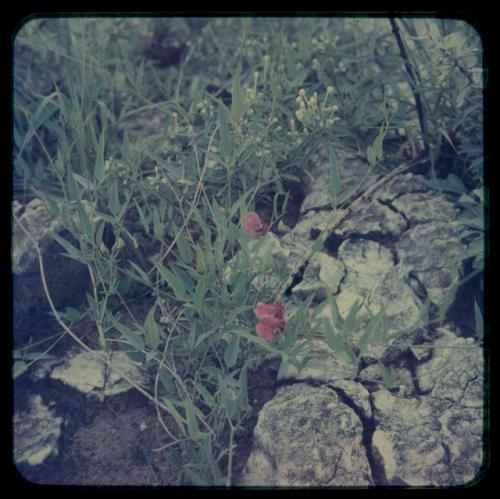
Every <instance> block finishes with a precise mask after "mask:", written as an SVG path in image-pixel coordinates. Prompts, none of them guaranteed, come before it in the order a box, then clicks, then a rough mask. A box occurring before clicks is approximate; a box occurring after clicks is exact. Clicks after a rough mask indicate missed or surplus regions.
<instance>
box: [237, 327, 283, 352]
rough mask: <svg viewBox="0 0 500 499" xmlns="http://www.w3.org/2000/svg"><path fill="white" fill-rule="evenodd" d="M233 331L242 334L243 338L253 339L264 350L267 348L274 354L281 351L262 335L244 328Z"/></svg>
mask: <svg viewBox="0 0 500 499" xmlns="http://www.w3.org/2000/svg"><path fill="white" fill-rule="evenodd" d="M231 331H232V332H234V333H235V334H237V335H239V336H241V337H242V338H245V339H247V340H249V341H251V342H252V343H255V344H257V345H259V346H260V347H262V348H264V350H267V351H268V352H272V353H274V354H279V353H280V351H279V350H278V349H277V348H276V347H275V346H273V345H272V344H271V343H269V342H268V341H266V340H264V339H262V338H261V337H260V336H257V335H253V334H250V333H247V331H246V330H244V329H232V330H231Z"/></svg>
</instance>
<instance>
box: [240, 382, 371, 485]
mask: <svg viewBox="0 0 500 499" xmlns="http://www.w3.org/2000/svg"><path fill="white" fill-rule="evenodd" d="M362 431H363V427H362V424H361V421H360V420H359V418H358V416H357V415H356V414H355V413H354V412H353V410H352V409H351V408H349V407H348V406H347V405H346V404H344V403H342V402H341V401H340V398H339V396H338V395H337V394H336V393H335V392H334V391H333V390H332V389H330V388H327V387H319V388H315V387H310V386H307V385H304V384H297V385H292V386H286V387H284V388H281V389H280V390H279V391H278V393H277V395H276V396H275V398H274V399H272V400H271V401H269V402H268V403H267V404H265V405H264V407H263V408H262V410H261V412H260V413H259V419H258V422H257V425H256V427H255V430H254V445H253V449H252V453H251V454H250V457H249V459H248V461H247V463H246V466H245V469H244V471H243V475H242V478H241V483H239V484H238V485H245V486H266V487H272V486H367V485H371V484H372V478H371V471H370V466H369V462H368V459H367V456H366V449H365V447H364V446H363V443H362Z"/></svg>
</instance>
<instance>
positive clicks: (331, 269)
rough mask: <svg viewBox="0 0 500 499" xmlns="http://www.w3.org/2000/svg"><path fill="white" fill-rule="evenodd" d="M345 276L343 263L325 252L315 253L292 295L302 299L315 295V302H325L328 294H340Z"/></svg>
mask: <svg viewBox="0 0 500 499" xmlns="http://www.w3.org/2000/svg"><path fill="white" fill-rule="evenodd" d="M344 274H345V267H344V264H343V263H342V261H340V260H338V259H336V258H332V257H331V256H329V255H327V254H326V253H323V252H317V253H314V254H313V255H312V257H311V258H310V259H309V263H308V264H307V267H306V269H305V271H304V274H303V276H302V281H301V282H300V283H299V284H297V285H296V286H295V287H294V288H293V289H292V293H293V294H294V295H295V296H297V297H298V298H301V299H305V298H307V297H309V296H310V295H311V294H314V296H315V297H314V301H316V302H321V301H324V300H325V298H326V296H327V294H328V293H333V294H335V293H338V291H339V285H340V282H341V280H342V278H343V277H344Z"/></svg>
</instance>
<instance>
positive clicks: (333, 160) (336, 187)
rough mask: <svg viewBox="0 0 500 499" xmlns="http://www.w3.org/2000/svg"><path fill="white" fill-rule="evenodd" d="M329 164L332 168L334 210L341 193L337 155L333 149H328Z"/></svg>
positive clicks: (331, 181)
mask: <svg viewBox="0 0 500 499" xmlns="http://www.w3.org/2000/svg"><path fill="white" fill-rule="evenodd" d="M328 164H329V166H330V185H329V190H330V196H331V197H332V208H333V209H335V207H336V206H337V197H338V195H339V193H340V187H341V182H340V172H339V165H338V160H337V155H336V154H335V150H334V149H333V147H329V148H328Z"/></svg>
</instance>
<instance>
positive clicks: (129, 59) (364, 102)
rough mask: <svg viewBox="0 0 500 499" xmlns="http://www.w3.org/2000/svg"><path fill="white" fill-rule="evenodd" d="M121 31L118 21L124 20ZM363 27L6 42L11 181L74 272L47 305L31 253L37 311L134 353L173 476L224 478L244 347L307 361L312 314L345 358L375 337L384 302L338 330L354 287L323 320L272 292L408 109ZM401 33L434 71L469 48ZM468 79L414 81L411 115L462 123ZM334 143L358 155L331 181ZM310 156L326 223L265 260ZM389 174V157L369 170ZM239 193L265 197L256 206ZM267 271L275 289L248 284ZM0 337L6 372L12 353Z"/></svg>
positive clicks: (96, 342) (50, 24) (61, 35)
mask: <svg viewBox="0 0 500 499" xmlns="http://www.w3.org/2000/svg"><path fill="white" fill-rule="evenodd" d="M138 21H139V22H138ZM160 22H164V23H165V26H164V27H165V31H166V32H167V33H169V36H170V39H169V40H167V41H170V42H171V43H173V42H174V41H176V40H178V39H179V37H183V36H184V38H183V39H184V40H185V43H184V45H183V46H184V48H183V55H182V57H181V58H180V62H178V64H177V65H175V64H173V63H172V64H170V62H168V61H167V62H165V63H163V65H162V63H161V61H157V60H155V59H152V58H151V57H147V56H146V55H145V52H144V50H142V49H139V48H138V46H139V47H148V46H150V45H148V42H147V40H148V36H150V35H151V30H152V27H154V26H155V23H160ZM41 25H43V26H45V28H46V29H47V31H48V33H47V32H46V31H45V30H44V29H39V28H40V26H41ZM157 26H158V25H157ZM334 28H335V29H334ZM450 29H451V28H450ZM407 31H408V33H411V32H412V30H411V23H410V22H409V24H408V29H407ZM129 32H132V33H134V36H129V35H127V36H123V34H124V33H129ZM371 33H372V34H371V35H370V37H369V44H366V43H365V42H366V33H363V31H362V30H361V28H360V27H359V25H358V24H357V23H356V22H355V20H350V19H312V18H310V19H273V18H256V19H251V18H221V19H211V18H206V19H198V18H171V19H165V20H160V19H155V20H153V19H142V20H132V19H99V20H92V19H65V18H60V19H50V20H49V19H35V20H33V21H31V22H28V23H27V24H25V25H24V26H23V27H22V28H21V30H20V31H19V32H18V33H17V36H16V42H15V43H16V50H17V52H16V54H21V53H22V51H23V50H25V51H30V52H29V53H30V54H31V55H32V59H33V61H38V62H37V63H36V64H34V65H31V64H25V63H23V61H24V59H22V57H21V56H20V55H16V63H15V68H14V79H15V85H14V87H15V95H14V101H15V102H14V192H15V195H16V196H19V198H21V199H28V200H29V199H31V198H33V197H38V198H40V199H41V200H42V201H43V203H44V206H45V207H46V209H47V210H48V212H49V213H50V214H51V215H52V216H53V217H54V218H55V219H56V220H57V221H58V222H59V223H60V225H61V226H62V227H63V229H64V232H59V233H58V232H54V233H53V234H52V235H53V237H54V239H55V240H56V241H57V242H58V243H59V244H60V246H61V251H62V252H63V254H64V256H65V257H67V258H70V259H73V260H76V261H78V262H80V263H81V264H82V265H84V266H85V267H86V268H87V270H88V273H89V276H90V279H91V290H90V291H89V293H88V294H87V303H85V304H82V307H81V309H80V310H78V311H76V310H57V309H56V308H55V307H54V305H53V303H52V301H51V300H50V289H48V287H47V286H46V280H45V279H44V277H43V276H44V273H47V272H49V271H50V269H47V268H45V267H44V264H43V255H42V254H41V253H40V252H39V253H38V255H39V261H40V270H41V274H42V278H43V281H44V284H45V291H46V294H47V297H48V299H49V303H50V305H51V311H52V313H53V314H54V316H55V317H56V319H57V320H58V322H59V325H60V326H61V328H62V330H63V331H64V334H65V335H66V336H68V337H71V338H72V339H73V340H74V341H76V342H77V343H78V344H79V345H80V347H81V348H84V349H86V350H89V351H92V352H93V353H94V354H95V355H96V356H97V357H98V358H100V359H101V360H103V362H106V360H107V355H108V353H109V351H110V350H111V349H114V348H121V349H123V350H125V351H126V352H127V353H128V354H129V355H130V356H131V357H133V358H134V359H138V360H140V361H141V362H142V364H143V366H144V369H145V371H146V372H147V373H148V374H150V377H151V379H153V380H154V381H153V386H152V387H149V388H148V389H146V388H145V387H141V386H138V385H137V384H135V383H133V381H131V383H132V384H133V386H134V387H135V388H136V389H137V390H138V391H140V392H141V393H142V394H143V395H144V396H145V397H146V398H148V399H149V400H150V401H152V402H153V403H154V404H155V406H156V408H157V414H158V419H159V421H160V424H161V425H162V427H163V428H164V430H165V433H166V434H167V435H168V437H169V439H170V441H169V443H168V444H167V445H168V447H165V448H166V449H168V451H169V453H168V456H170V457H166V458H167V459H172V461H173V462H174V461H176V462H178V463H180V464H179V473H178V476H176V477H173V478H172V480H173V483H177V484H185V483H192V484H198V485H205V484H215V485H231V484H233V483H234V476H233V470H234V458H235V448H236V440H237V437H238V434H239V432H240V431H241V430H242V428H243V427H244V425H245V422H246V421H247V418H248V416H249V415H250V414H251V411H252V407H251V403H250V401H249V400H248V379H249V373H250V371H251V368H252V366H253V360H254V358H255V357H256V356H257V353H258V352H261V351H265V352H267V353H269V354H270V355H273V356H276V357H277V358H279V359H280V360H281V367H280V371H283V370H284V369H286V367H287V366H288V365H290V364H291V365H294V366H295V367H296V368H297V369H300V368H302V367H304V366H305V365H306V364H307V362H308V361H309V360H310V359H309V357H308V346H309V345H310V343H311V341H312V339H313V336H314V334H315V332H317V331H318V330H322V331H323V336H324V337H325V339H326V341H327V343H328V344H329V345H330V346H331V347H332V349H333V350H334V351H336V352H339V351H340V352H343V354H345V355H346V356H347V357H348V358H349V359H350V360H351V361H352V362H353V364H355V363H356V362H358V361H359V359H360V357H361V356H362V355H363V354H364V353H365V352H367V351H368V350H369V348H370V345H371V344H372V342H379V343H380V342H381V343H383V342H384V341H387V340H388V339H387V337H386V336H385V329H384V320H383V311H381V312H377V313H374V314H371V318H370V322H369V327H368V329H367V330H366V331H365V333H364V334H363V336H362V337H361V339H360V340H359V341H358V343H357V344H356V342H355V340H354V339H353V338H352V335H351V333H352V331H353V330H354V329H355V327H356V325H357V319H356V318H357V315H358V312H359V310H360V309H361V306H362V304H359V303H357V304H355V306H353V309H352V311H351V312H349V314H348V315H347V317H346V318H340V317H339V316H338V314H336V313H335V312H336V309H335V301H334V300H333V298H332V297H330V296H329V298H328V299H327V300H326V301H325V303H324V304H323V305H322V306H323V307H327V306H328V307H330V309H331V311H332V317H333V319H332V322H328V321H326V322H325V321H323V320H322V319H321V320H319V321H316V320H315V319H314V318H312V317H311V315H310V307H311V304H312V299H313V297H309V298H308V299H306V300H298V299H296V298H290V297H285V294H286V291H287V289H289V288H290V285H291V283H292V281H293V277H294V275H296V274H297V273H298V271H299V269H300V267H301V266H302V265H303V264H304V263H305V262H306V261H307V259H308V258H309V257H310V256H311V254H313V253H314V252H317V251H320V250H321V249H322V247H323V243H324V241H325V239H326V237H327V235H328V233H329V231H330V230H331V229H332V228H333V227H334V226H335V223H339V221H340V220H342V217H343V216H345V214H346V213H348V210H349V209H350V205H349V202H350V201H351V200H352V197H353V195H354V194H356V195H358V197H357V198H356V200H355V201H354V203H352V204H353V205H355V204H356V202H357V203H358V204H359V203H360V202H362V201H363V199H364V198H363V193H364V192H369V190H370V189H371V188H374V187H376V184H373V183H372V184H370V181H371V174H372V173H373V171H374V169H375V168H378V167H380V164H381V160H382V159H384V160H385V163H386V164H387V165H389V166H392V165H393V164H396V161H399V163H400V160H401V157H400V156H398V155H397V154H396V153H395V154H394V157H391V156H390V155H389V154H388V152H387V149H386V148H385V144H386V142H387V140H386V137H387V134H388V132H389V130H392V129H393V128H399V127H400V126H403V125H406V124H407V123H406V120H407V117H408V115H409V114H412V113H413V114H414V107H415V103H414V101H413V96H412V95H407V94H404V93H402V92H400V91H399V90H400V89H399V84H402V83H407V79H408V76H407V75H406V74H405V72H404V67H402V65H401V63H400V62H401V61H398V63H399V65H398V67H397V68H396V63H395V62H394V61H395V60H397V57H395V54H396V55H397V52H395V48H394V47H393V46H392V45H390V46H389V45H388V41H387V38H388V36H390V26H389V25H388V24H387V26H385V27H384V26H382V25H381V24H376V25H375V26H374V27H373V30H372V31H371ZM49 34H50V36H49ZM167 38H168V37H167ZM133 40H136V41H137V40H141V43H138V42H137V43H132V41H133ZM414 43H415V47H416V48H415V52H416V53H417V54H418V57H422V58H423V59H425V57H426V56H425V51H428V53H429V54H430V57H431V60H432V58H437V57H438V56H439V57H444V58H446V60H448V61H455V62H457V64H461V65H460V66H458V65H454V64H452V63H450V64H448V65H447V66H446V71H447V73H446V74H447V77H451V76H450V75H456V72H457V71H459V72H461V73H462V71H461V70H460V69H459V68H460V67H461V68H463V69H464V70H465V71H466V73H467V74H475V69H476V66H475V62H474V60H472V59H471V60H469V59H465V55H464V54H463V53H461V54H459V53H457V51H458V52H469V50H472V45H473V42H472V41H471V39H470V37H468V38H467V40H466V41H465V42H463V44H462V45H460V46H459V44H458V42H456V40H455V41H454V40H453V38H451V39H448V41H447V42H445V45H446V44H447V45H446V46H441V45H439V44H440V43H441V42H440V41H439V40H437V39H436V41H433V42H432V46H427V45H426V47H424V48H425V50H424V49H422V50H419V49H418V45H419V44H420V43H422V44H424V42H422V41H421V40H420V39H418V38H417V37H415V40H414ZM460 43H462V42H460ZM453 47H455V48H453ZM455 49H456V50H455ZM141 50H142V51H141ZM384 54H386V55H384ZM469 55H470V56H471V57H472V56H473V55H474V53H471V54H469ZM462 56H463V57H462ZM466 62H467V64H466ZM38 63H39V64H40V65H38ZM387 66H390V69H391V70H390V71H389V70H388V69H387ZM41 68H43V71H42V70H41ZM47 68H50V70H49V71H47ZM40 75H41V76H40ZM453 77H454V76H453ZM422 78H423V80H424V81H425V82H427V83H428V85H429V87H430V90H429V92H431V90H432V92H434V91H435V87H434V86H432V85H431V83H432V82H433V81H441V80H439V78H438V77H437V76H435V75H433V74H432V71H431V70H430V69H429V72H428V73H426V74H425V75H424V74H423V75H422ZM476 78H477V76H474V77H473V79H472V81H469V82H468V83H464V82H462V83H461V84H460V85H458V86H457V88H456V91H457V92H458V94H457V95H455V97H454V98H455V100H454V101H453V100H452V101H449V99H448V98H449V96H448V95H446V93H445V89H444V88H441V90H440V91H439V92H441V93H439V92H438V93H437V94H434V93H432V92H431V95H432V99H433V101H432V102H433V104H434V107H432V106H431V104H430V102H428V103H427V111H429V109H436V114H435V115H433V114H432V113H430V112H427V114H426V119H427V120H428V127H427V129H428V130H431V129H433V127H435V128H436V129H443V130H444V131H446V130H447V129H448V128H449V124H450V123H452V128H453V131H454V133H455V134H459V135H460V134H461V133H462V132H464V131H473V132H476V131H477V130H476V128H477V127H474V120H473V117H474V116H475V114H474V113H476V112H477V109H476V108H475V107H474V106H476V105H477V102H478V100H479V99H480V98H479V97H478V94H477V80H476ZM466 79H467V80H468V78H466ZM434 98H435V99H434ZM450 102H451V103H450ZM445 103H446V104H445ZM443 106H444V108H445V109H446V113H445V114H443V116H444V117H445V120H446V123H444V124H441V125H442V126H441V125H439V124H438V123H437V116H438V115H439V113H440V112H441V111H440V110H441V109H442V108H443ZM464 110H468V113H469V114H467V116H464V115H462V114H461V113H462V111H464ZM443 127H444V128H443ZM417 132H418V133H420V132H419V131H418V130H417V131H416V133H417ZM467 133H468V132H467ZM442 136H445V135H444V134H442ZM474 137H476V134H475V133H474V134H472V133H471V135H470V143H468V142H467V140H468V139H467V138H465V137H464V141H463V142H462V144H461V145H460V147H458V150H459V151H460V158H461V159H460V160H461V161H462V162H463V165H464V167H465V169H470V170H471V172H472V173H473V175H472V177H473V181H477V179H478V176H477V172H478V171H479V170H480V168H481V165H482V159H481V158H482V156H481V152H480V150H479V145H478V142H477V140H476V138H477V137H476V138H474ZM449 138H450V139H451V140H452V142H453V139H452V138H451V137H449ZM337 142H342V143H344V144H347V146H348V147H351V148H352V150H353V152H355V153H358V154H362V155H363V156H365V157H366V159H367V162H368V164H369V165H370V168H369V169H368V172H367V175H366V176H365V177H364V178H362V179H359V183H358V185H357V186H356V189H355V190H354V191H349V192H347V193H346V192H344V191H343V190H342V186H341V183H340V174H339V165H338V164H337V160H336V156H335V144H336V143H337ZM436 150H437V149H436ZM319 153H321V154H322V155H323V157H326V159H327V161H328V164H329V166H330V172H331V184H330V185H329V186H328V188H329V193H330V195H331V208H332V211H331V220H329V222H328V223H327V224H326V228H325V230H324V231H323V233H321V234H320V235H319V236H318V238H317V240H316V242H315V243H314V244H313V246H312V247H311V248H307V249H306V250H304V254H303V257H302V258H300V259H298V261H297V264H296V265H295V266H294V268H293V269H289V268H287V269H286V270H285V271H283V274H280V272H279V271H278V267H279V265H278V262H276V261H273V255H272V254H271V253H267V254H266V255H265V257H264V258H263V259H262V260H261V261H260V260H259V261H258V262H256V259H255V254H256V253H257V252H258V251H259V248H262V247H265V246H263V245H265V244H266V243H267V242H268V241H269V239H270V238H271V237H277V236H276V235H275V234H273V231H274V232H278V233H279V231H280V228H281V230H283V227H284V224H283V221H282V218H283V216H284V214H285V213H286V209H287V206H286V202H283V201H282V200H283V199H288V195H289V191H290V188H291V186H293V185H296V184H297V183H300V182H302V181H303V180H304V179H305V178H308V176H310V173H309V171H308V169H309V166H310V164H311V161H312V159H315V160H316V161H317V160H318V156H317V155H318V154H319ZM434 163H436V164H437V163H438V158H437V155H436V157H435V158H434ZM405 167H407V166H405ZM398 171H400V170H398V169H397V168H396V169H394V170H392V171H391V170H390V169H388V171H387V172H385V173H386V174H387V177H386V178H390V175H392V174H394V173H395V172H396V173H397V172H398ZM257 204H260V205H265V206H267V208H268V209H267V211H266V212H264V210H263V211H262V212H261V211H260V210H259V213H260V215H259V214H257V211H258V210H257ZM14 217H15V218H14V222H15V224H18V225H19V226H20V229H21V230H24V231H26V232H27V230H26V228H25V227H23V226H22V222H21V221H20V220H19V218H18V217H17V216H16V215H14ZM272 227H276V229H274V228H273V229H271V228H272ZM287 230H290V228H287ZM28 236H29V234H28ZM31 236H32V235H31ZM33 243H34V244H35V246H36V247H37V248H38V246H37V243H36V241H35V240H34V238H33ZM38 249H39V248H38ZM270 271H271V273H272V274H274V277H277V281H278V282H277V285H276V286H269V285H262V286H257V287H256V286H255V285H252V283H254V282H255V279H256V278H259V277H265V276H267V275H269V272H270ZM262 282H265V281H264V280H263V281H262ZM273 284H275V283H273ZM285 298H286V300H285ZM139 300H145V301H146V302H147V307H146V308H147V310H143V313H141V314H138V313H136V312H134V310H133V305H134V303H137V302H138V301H139ZM82 318H86V319H91V320H92V321H93V323H94V324H95V326H96V335H95V336H94V337H91V338H90V339H89V340H88V341H87V342H84V341H83V340H82V339H81V338H80V336H79V334H78V329H77V328H78V324H79V323H80V322H81V320H82ZM481 318H482V317H481ZM479 322H480V320H479V315H478V323H479ZM47 341H49V340H47ZM54 345H55V343H54ZM54 345H53V344H52V343H50V344H49V345H48V347H47V348H46V349H45V351H46V352H49V351H50V350H51V348H53V346H54ZM15 354H16V355H17V357H16V358H17V360H18V362H19V363H18V364H17V368H16V369H17V370H16V373H17V374H19V375H21V373H23V372H25V370H26V366H27V365H28V364H27V362H26V359H27V357H26V356H25V355H24V354H23V355H24V356H22V355H21V354H20V353H19V352H16V353H15ZM388 376H389V374H388ZM159 451H161V449H160V450H159Z"/></svg>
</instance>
